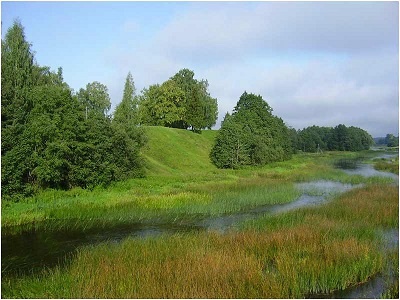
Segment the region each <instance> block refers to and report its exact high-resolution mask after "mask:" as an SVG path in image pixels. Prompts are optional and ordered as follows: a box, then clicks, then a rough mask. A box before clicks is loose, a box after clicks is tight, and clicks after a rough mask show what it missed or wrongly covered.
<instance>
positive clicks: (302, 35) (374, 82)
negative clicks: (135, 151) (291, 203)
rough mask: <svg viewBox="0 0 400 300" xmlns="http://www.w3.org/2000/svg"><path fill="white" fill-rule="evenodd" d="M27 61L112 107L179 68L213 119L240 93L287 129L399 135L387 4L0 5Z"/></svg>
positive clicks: (394, 46)
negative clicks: (205, 89)
mask: <svg viewBox="0 0 400 300" xmlns="http://www.w3.org/2000/svg"><path fill="white" fill-rule="evenodd" d="M16 18H18V19H19V20H20V21H21V23H22V25H23V26H24V28H25V35H26V39H27V40H28V41H29V42H30V43H31V44H32V50H33V51H35V57H36V60H37V62H38V64H39V65H41V66H49V67H50V68H51V69H52V70H57V68H58V67H62V68H63V75H64V80H65V81H66V82H67V83H68V84H69V86H70V87H71V88H73V89H74V90H75V91H79V89H80V88H85V86H86V84H87V83H90V82H93V81H99V82H101V83H103V84H105V85H106V86H107V87H108V90H109V94H110V97H111V102H112V107H113V108H115V106H116V105H117V104H118V103H119V102H120V101H121V100H122V95H123V88H124V84H125V79H126V76H127V74H128V72H131V73H132V75H133V78H134V81H135V86H136V89H137V94H140V92H141V91H142V89H143V88H146V87H148V86H149V85H151V84H156V83H160V84H161V83H163V82H164V81H166V80H168V79H169V78H170V77H172V76H173V75H174V74H176V73H177V72H178V71H179V70H181V69H183V68H188V69H190V70H193V71H194V73H195V78H196V79H198V80H200V79H207V80H208V83H209V92H210V94H211V96H212V97H214V98H217V100H218V108H219V109H218V110H219V117H218V121H217V125H216V126H215V128H216V129H217V128H219V127H220V122H221V121H222V120H223V117H224V115H225V114H226V113H227V112H232V110H233V108H234V107H235V105H236V103H237V101H238V100H239V98H240V96H241V94H242V93H243V92H244V91H247V92H248V93H254V94H256V95H261V96H262V97H263V99H264V100H265V101H267V102H268V104H269V105H270V106H271V107H272V108H273V114H274V115H277V116H279V117H281V118H282V119H283V120H284V122H285V123H286V125H288V126H290V127H293V128H295V129H303V128H305V127H308V126H312V125H317V126H330V127H334V126H336V125H338V124H344V125H346V126H356V127H360V128H362V129H365V130H367V131H368V132H369V133H370V134H371V135H372V136H373V137H379V136H386V134H388V133H392V134H395V135H398V134H399V3H398V2H397V1H392V2H6V1H3V2H2V3H1V19H2V38H4V36H5V33H6V31H7V29H8V28H9V27H10V26H11V25H12V23H13V21H14V20H15V19H16Z"/></svg>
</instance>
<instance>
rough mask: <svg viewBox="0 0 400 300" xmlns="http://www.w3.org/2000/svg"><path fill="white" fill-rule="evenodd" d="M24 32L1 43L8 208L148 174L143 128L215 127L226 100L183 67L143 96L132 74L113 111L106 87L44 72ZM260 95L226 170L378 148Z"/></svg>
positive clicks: (237, 129)
mask: <svg viewBox="0 0 400 300" xmlns="http://www.w3.org/2000/svg"><path fill="white" fill-rule="evenodd" d="M31 48H32V45H31V44H30V43H29V42H28V41H27V39H26V37H25V33H24V28H23V26H22V24H21V23H20V22H19V21H15V22H14V24H13V26H12V27H11V28H9V29H8V31H7V33H6V35H5V38H4V40H2V54H1V62H2V64H1V72H2V77H1V84H2V89H1V98H2V100H1V108H2V109H1V135H2V143H1V157H2V165H1V168H2V169H1V171H2V175H1V184H2V195H3V199H4V200H13V201H18V200H19V199H21V197H22V198H23V197H26V196H31V195H33V194H35V193H37V192H38V191H41V190H44V189H48V188H50V189H64V190H67V189H71V188H73V187H81V188H89V189H91V188H94V187H96V186H107V185H108V184H110V183H111V182H114V181H120V180H124V179H127V178H134V177H143V176H145V172H144V165H145V161H144V159H143V157H141V155H140V152H141V149H142V147H143V146H144V145H145V144H146V139H147V138H146V134H145V131H144V130H143V127H144V126H165V127H172V128H180V129H184V130H188V129H190V130H191V131H193V132H195V133H200V134H201V130H204V129H211V128H212V127H213V126H215V124H216V121H217V117H218V103H217V99H216V98H213V97H212V96H211V95H210V93H209V91H208V86H209V84H208V81H207V80H205V79H200V80H198V79H195V74H194V72H193V71H192V70H189V69H182V70H180V71H178V72H177V73H176V74H175V75H173V76H171V77H170V78H169V79H168V80H167V81H165V82H163V83H162V84H153V85H150V86H149V87H148V88H144V89H143V90H142V91H141V93H140V94H137V93H136V88H135V84H134V80H133V76H132V74H131V73H128V75H127V77H126V81H125V86H124V91H123V95H122V100H121V101H120V103H119V104H118V105H117V106H116V108H115V110H114V111H113V112H111V111H110V110H111V100H110V96H109V94H108V89H107V86H105V85H104V84H102V83H100V82H98V81H93V82H91V83H88V84H87V85H86V86H85V87H83V88H80V89H79V91H77V92H76V91H73V90H72V89H71V88H70V87H69V86H68V83H66V82H65V81H64V79H63V72H62V68H61V67H60V68H58V70H57V71H53V70H50V68H49V67H46V66H40V65H39V64H38V62H37V61H36V59H35V56H34V52H33V51H32V49H31ZM272 111H273V109H272V108H271V107H270V106H269V105H268V103H267V102H266V101H265V100H264V99H263V98H262V97H261V96H260V95H258V96H257V95H255V94H252V93H247V92H244V93H243V94H242V95H241V96H240V99H239V101H238V102H237V105H236V106H235V107H234V109H233V112H232V114H229V113H227V114H226V115H225V118H224V120H223V121H222V123H221V128H220V129H219V131H218V135H217V137H216V140H215V145H214V147H213V148H212V150H211V153H210V159H211V161H212V162H213V164H214V165H215V166H217V167H218V168H240V167H243V166H246V165H265V164H267V163H271V162H275V161H283V160H286V159H289V158H290V157H291V155H292V154H293V153H296V152H297V151H303V152H318V151H325V150H330V151H332V150H338V151H359V150H364V149H368V148H369V147H370V146H371V145H372V144H373V139H372V137H371V136H370V135H369V134H368V133H367V132H366V131H365V130H362V129H360V128H357V127H353V126H350V127H346V126H345V125H343V124H340V125H338V126H336V127H334V128H330V127H318V126H311V127H308V128H305V129H303V130H298V131H296V130H295V129H294V128H289V127H288V126H287V125H286V124H285V122H284V121H283V120H282V119H281V118H279V117H277V116H274V115H273V114H272Z"/></svg>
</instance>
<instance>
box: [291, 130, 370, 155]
mask: <svg viewBox="0 0 400 300" xmlns="http://www.w3.org/2000/svg"><path fill="white" fill-rule="evenodd" d="M373 144H374V140H373V139H372V137H371V136H370V135H369V133H368V132H366V131H365V130H363V129H361V128H358V127H354V126H350V127H347V126H345V125H343V124H339V125H337V126H336V127H334V128H332V127H319V126H315V125H314V126H310V127H307V128H304V129H303V130H299V131H298V134H297V140H296V149H298V150H302V151H304V152H317V151H319V150H322V151H327V150H330V151H361V150H367V149H369V147H370V146H372V145H373Z"/></svg>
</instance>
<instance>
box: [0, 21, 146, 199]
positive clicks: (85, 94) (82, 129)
mask: <svg viewBox="0 0 400 300" xmlns="http://www.w3.org/2000/svg"><path fill="white" fill-rule="evenodd" d="M30 47H31V45H30V44H29V43H28V42H27V41H26V39H25V35H24V28H23V27H22V25H21V24H20V22H18V21H16V22H14V24H13V26H12V27H11V28H10V29H9V30H8V31H7V33H6V35H5V39H4V40H3V41H2V56H1V68H2V77H1V83H2V91H1V93H2V100H1V107H2V122H1V132H2V145H1V146H2V149H1V150H2V151H1V154H2V164H1V168H2V173H1V182H2V196H3V199H6V200H7V199H12V200H18V199H19V197H21V196H27V195H31V194H33V193H34V192H35V191H38V190H41V189H45V188H57V189H69V188H72V187H83V188H90V187H94V186H97V185H105V184H108V183H110V182H112V181H114V180H120V179H124V178H127V177H132V176H142V173H143V169H142V162H141V159H140V156H139V150H140V147H141V146H143V142H144V138H143V136H142V135H141V134H138V133H137V132H136V131H135V129H134V128H133V127H134V126H133V125H132V124H131V123H129V122H125V121H123V120H122V117H121V118H120V117H118V118H120V119H121V120H120V121H118V118H117V120H116V121H115V122H113V121H112V119H111V116H110V115H109V114H108V113H109V110H110V108H111V101H110V96H109V94H108V90H107V87H106V86H105V85H104V84H102V83H100V82H97V81H94V82H92V83H88V84H87V85H86V88H85V89H83V88H82V89H80V91H79V92H78V93H77V94H76V95H75V94H74V93H73V92H72V90H71V89H70V88H69V86H68V84H67V83H65V82H64V80H63V76H62V68H59V69H58V70H57V72H53V71H51V70H50V68H49V67H42V66H39V65H38V64H37V63H36V62H35V59H34V54H33V52H32V51H31V48H30ZM126 90H128V88H127V87H126ZM129 93H130V92H129V91H126V97H125V95H124V101H123V102H124V104H125V102H129V101H131V100H132V99H128V98H129V97H128V96H129V95H128V94H129ZM133 106H134V105H133ZM124 112H130V111H129V110H127V109H124ZM118 114H119V113H117V115H118ZM120 123H123V126H122V125H121V124H120ZM130 127H132V128H133V129H130Z"/></svg>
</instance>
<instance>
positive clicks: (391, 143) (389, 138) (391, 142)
mask: <svg viewBox="0 0 400 300" xmlns="http://www.w3.org/2000/svg"><path fill="white" fill-rule="evenodd" d="M385 142H386V145H387V146H388V147H398V146H399V137H396V136H394V135H393V134H387V135H386V138H385Z"/></svg>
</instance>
